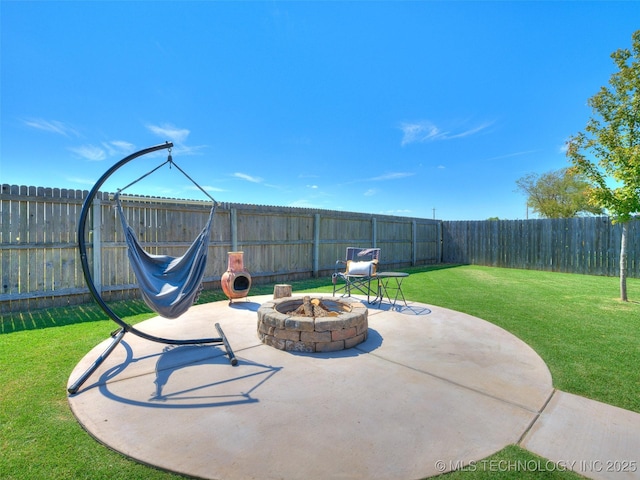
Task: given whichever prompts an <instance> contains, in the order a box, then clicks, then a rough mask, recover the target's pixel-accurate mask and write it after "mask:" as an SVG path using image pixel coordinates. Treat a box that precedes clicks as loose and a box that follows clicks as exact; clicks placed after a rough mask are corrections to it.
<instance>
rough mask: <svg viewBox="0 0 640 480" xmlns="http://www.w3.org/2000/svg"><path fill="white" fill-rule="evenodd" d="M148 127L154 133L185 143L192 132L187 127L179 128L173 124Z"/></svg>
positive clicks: (163, 137)
mask: <svg viewBox="0 0 640 480" xmlns="http://www.w3.org/2000/svg"><path fill="white" fill-rule="evenodd" d="M147 129H148V130H149V131H150V132H151V133H153V134H154V135H157V136H158V137H160V138H162V139H164V140H169V141H171V142H174V143H184V142H185V140H186V139H187V137H188V136H189V133H191V132H190V131H189V130H187V129H186V128H177V127H174V126H173V125H171V124H164V125H147Z"/></svg>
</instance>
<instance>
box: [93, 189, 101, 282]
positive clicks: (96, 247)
mask: <svg viewBox="0 0 640 480" xmlns="http://www.w3.org/2000/svg"><path fill="white" fill-rule="evenodd" d="M91 213H92V215H91V216H92V217H93V218H92V228H91V237H92V238H91V244H92V245H93V284H94V285H95V287H96V290H97V291H98V293H102V248H101V247H102V202H101V201H100V199H99V198H97V197H96V198H95V199H94V200H93V205H92V208H91Z"/></svg>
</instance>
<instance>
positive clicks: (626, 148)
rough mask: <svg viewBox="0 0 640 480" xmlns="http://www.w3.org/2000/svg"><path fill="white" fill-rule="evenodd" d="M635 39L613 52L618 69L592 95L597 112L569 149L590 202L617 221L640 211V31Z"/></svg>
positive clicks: (569, 144)
mask: <svg viewBox="0 0 640 480" xmlns="http://www.w3.org/2000/svg"><path fill="white" fill-rule="evenodd" d="M632 38H633V48H632V50H631V51H630V50H628V49H621V50H617V51H616V52H614V53H613V54H611V58H613V60H614V62H615V64H616V65H617V67H618V69H619V71H618V72H616V73H614V74H613V75H612V76H611V79H610V80H609V87H601V89H600V91H599V92H598V93H597V94H596V95H594V96H593V97H591V98H590V99H589V100H588V105H589V106H590V107H591V108H592V110H593V114H594V116H593V117H592V118H590V119H589V121H588V123H587V126H586V128H585V130H586V132H579V133H578V134H576V135H575V136H573V137H571V138H570V139H569V142H568V148H567V156H568V157H569V159H570V160H571V162H572V163H573V167H574V170H575V171H576V172H579V173H581V174H584V175H585V177H586V178H587V179H588V180H589V182H590V186H589V188H588V189H587V194H588V196H589V198H590V201H591V202H592V204H594V205H598V206H601V207H603V208H606V209H607V210H608V211H609V212H610V213H611V215H612V216H613V217H614V219H615V221H618V222H626V221H629V220H630V219H631V218H633V216H634V214H636V213H638V212H640V30H638V31H636V32H635V33H634V34H633V37H632Z"/></svg>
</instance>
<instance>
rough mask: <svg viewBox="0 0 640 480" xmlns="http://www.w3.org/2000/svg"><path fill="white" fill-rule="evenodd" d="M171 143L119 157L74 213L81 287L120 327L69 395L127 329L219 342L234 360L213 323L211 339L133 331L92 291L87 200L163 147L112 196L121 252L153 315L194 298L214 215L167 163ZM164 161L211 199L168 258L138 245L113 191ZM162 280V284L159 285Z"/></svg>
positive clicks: (171, 312) (172, 313)
mask: <svg viewBox="0 0 640 480" xmlns="http://www.w3.org/2000/svg"><path fill="white" fill-rule="evenodd" d="M172 147H173V143H171V142H166V143H164V144H161V145H156V146H154V147H149V148H146V149H144V150H140V151H138V152H135V153H133V154H131V155H129V156H128V157H125V158H124V159H122V160H120V161H119V162H118V163H116V164H115V165H113V166H112V167H111V168H110V169H109V170H107V172H105V173H104V175H102V177H100V179H99V180H98V181H97V182H96V184H95V185H94V186H93V188H92V189H91V191H90V192H89V194H88V195H87V198H86V199H85V201H84V203H83V205H82V211H81V213H80V220H79V225H78V248H79V250H80V262H81V264H82V271H83V273H84V277H85V280H86V282H87V286H88V288H89V291H90V293H91V295H92V296H93V298H94V300H95V301H96V302H97V303H98V305H99V306H100V308H102V310H104V312H105V313H106V314H107V315H108V316H109V318H111V320H113V321H114V322H116V323H117V324H118V325H119V326H120V328H119V329H117V330H116V331H114V332H112V333H111V343H110V344H109V345H108V346H107V348H106V349H105V350H104V352H103V353H102V354H101V355H100V356H98V358H96V360H95V361H94V362H93V363H92V364H91V366H90V367H89V368H88V369H87V370H86V371H85V372H84V373H83V374H82V375H81V376H80V377H79V378H78V379H77V380H76V381H75V382H74V383H73V384H72V385H71V386H70V387H69V388H68V391H69V393H71V394H75V393H77V391H78V390H79V389H80V387H81V386H82V385H83V384H84V383H85V382H86V381H87V379H88V378H89V377H90V376H91V375H92V374H93V373H94V372H95V371H96V370H97V369H98V367H99V366H100V365H101V364H102V363H103V362H104V360H105V359H106V358H107V357H108V356H109V355H110V354H111V353H112V352H113V350H114V349H115V348H116V346H117V345H118V344H119V343H120V341H121V340H122V338H123V337H124V335H125V334H126V333H128V332H129V333H132V334H134V335H136V336H138V337H141V338H144V339H146V340H150V341H152V342H158V343H164V344H168V345H205V344H207V345H222V346H223V347H224V349H225V353H226V355H227V357H228V358H229V363H230V364H231V365H233V366H235V365H237V364H238V360H237V358H236V357H235V355H234V353H233V350H232V349H231V346H230V345H229V342H228V340H227V337H226V336H225V334H224V332H223V331H222V328H221V327H220V324H219V323H216V324H215V328H216V330H217V332H218V336H217V337H211V338H197V339H191V340H177V339H171V338H162V337H157V336H155V335H151V334H149V333H145V332H142V331H140V330H138V329H136V328H135V327H134V326H132V325H130V324H128V323H127V322H125V321H124V320H123V319H122V318H120V317H119V316H118V315H117V314H116V313H115V312H114V311H113V310H112V309H111V307H109V305H107V303H106V302H105V301H104V299H103V298H102V295H101V294H100V292H99V291H98V289H97V288H96V286H95V283H94V281H93V277H92V274H91V271H90V268H89V264H88V260H87V245H86V223H87V217H88V215H89V211H90V210H91V205H92V203H93V200H94V198H95V196H96V194H97V193H98V191H99V189H100V187H102V185H103V184H104V182H105V181H106V180H107V179H108V178H109V177H110V176H111V175H113V173H115V171H116V170H118V169H119V168H120V167H122V166H124V165H125V164H126V163H128V162H130V161H131V160H133V159H135V158H137V157H140V156H142V155H146V154H148V153H151V152H155V151H157V150H163V149H169V155H168V159H167V160H166V161H165V162H164V163H162V164H161V165H159V166H157V167H156V168H154V169H153V170H151V171H150V172H148V173H146V174H145V175H143V176H142V177H140V178H138V179H137V180H134V181H133V182H131V183H130V184H129V185H127V186H126V187H124V188H122V189H119V190H118V193H117V194H116V204H117V208H118V210H119V214H120V218H121V221H122V226H123V229H124V231H125V238H126V241H127V247H128V248H127V250H128V255H129V260H130V262H131V266H132V268H133V270H134V273H135V274H136V277H137V279H138V284H139V287H140V290H141V292H142V294H143V295H142V296H143V299H144V301H145V302H146V303H147V305H148V306H149V307H150V308H151V309H152V310H154V311H156V312H157V313H159V314H160V315H162V316H165V317H167V318H177V317H178V316H180V315H181V314H182V313H184V312H185V311H186V310H187V309H188V308H189V307H190V306H191V305H192V304H193V303H194V302H195V300H196V299H197V296H198V293H199V289H200V284H201V281H202V276H203V274H204V268H205V265H206V257H207V248H208V244H209V237H210V229H211V222H212V219H213V216H214V212H215V208H216V205H217V202H216V201H215V200H214V199H213V197H211V195H209V194H208V193H207V192H206V191H205V190H204V189H203V188H202V187H201V186H200V185H198V184H197V183H196V182H195V181H194V180H193V179H192V178H191V177H190V176H189V175H188V174H187V173H185V172H184V170H182V169H181V168H180V167H179V166H178V165H176V164H175V162H173V159H172V157H171V148H172ZM165 164H169V166H175V167H176V168H177V169H178V170H179V171H180V172H181V173H182V174H183V175H184V176H186V177H187V178H188V179H189V180H190V181H191V182H193V183H194V185H195V186H196V187H198V188H199V189H200V190H201V191H202V192H203V193H204V194H205V195H206V196H207V197H209V198H210V199H211V201H212V202H213V205H212V208H211V213H210V215H209V220H208V221H207V223H206V225H205V227H204V228H203V230H202V232H201V233H200V235H199V236H198V237H197V238H196V240H195V241H194V243H193V245H192V246H191V247H190V248H189V250H188V251H187V253H185V254H184V255H183V257H178V258H174V257H169V256H166V255H151V254H148V253H147V252H145V251H144V249H142V247H140V245H139V244H138V242H137V239H136V238H135V233H134V232H133V230H132V229H131V228H130V227H129V226H128V225H127V224H126V221H125V220H124V214H123V211H122V206H121V205H120V200H119V198H118V195H119V194H120V192H122V191H123V190H125V189H126V188H128V187H130V186H131V185H133V184H135V183H136V182H138V181H140V180H142V179H143V178H145V177H146V176H148V175H150V174H152V173H153V172H155V171H156V170H158V169H159V168H161V167H162V166H164V165H165ZM168 278H172V279H174V280H175V282H176V283H178V284H177V285H175V284H173V285H172V287H174V288H173V290H174V291H175V295H174V297H173V298H169V299H167V298H165V297H166V295H165V289H164V288H163V287H164V285H165V284H166V282H167V280H166V279H168ZM163 282H164V283H163Z"/></svg>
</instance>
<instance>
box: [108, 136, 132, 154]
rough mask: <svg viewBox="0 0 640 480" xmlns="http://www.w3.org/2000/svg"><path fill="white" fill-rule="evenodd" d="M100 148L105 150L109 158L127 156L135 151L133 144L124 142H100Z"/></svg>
mask: <svg viewBox="0 0 640 480" xmlns="http://www.w3.org/2000/svg"><path fill="white" fill-rule="evenodd" d="M102 146H103V147H104V148H105V149H106V151H107V153H108V154H109V156H112V157H113V156H116V155H128V154H130V153H133V152H134V151H135V145H134V144H133V143H129V142H125V141H124V140H112V141H110V142H102Z"/></svg>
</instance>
